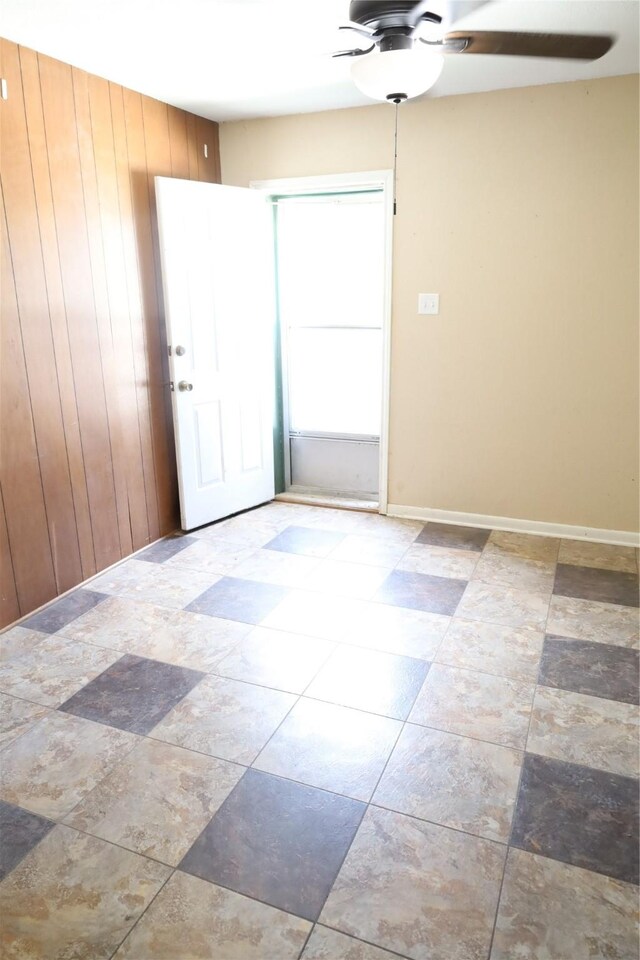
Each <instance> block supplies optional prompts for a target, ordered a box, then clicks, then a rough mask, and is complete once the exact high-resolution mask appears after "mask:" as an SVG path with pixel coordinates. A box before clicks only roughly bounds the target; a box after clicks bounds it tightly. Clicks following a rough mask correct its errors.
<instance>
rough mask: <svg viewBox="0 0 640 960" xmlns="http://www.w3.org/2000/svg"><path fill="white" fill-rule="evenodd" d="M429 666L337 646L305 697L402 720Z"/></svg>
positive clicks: (373, 651)
mask: <svg viewBox="0 0 640 960" xmlns="http://www.w3.org/2000/svg"><path fill="white" fill-rule="evenodd" d="M429 667H430V664H429V663H427V662H426V661H425V660H416V659H414V658H413V657H400V656H397V655H396V654H393V653H382V652H380V651H379V650H362V649H360V648H359V647H349V646H343V645H342V644H340V645H339V646H338V649H337V650H335V651H334V653H332V654H331V656H330V657H329V659H328V660H327V662H326V664H325V665H324V667H323V668H322V669H321V670H320V672H319V673H318V674H317V676H316V677H315V679H314V680H313V681H312V683H311V684H310V686H308V687H307V689H306V691H305V695H306V696H307V697H313V698H314V699H317V700H327V701H329V702H330V703H338V704H340V705H341V706H343V707H354V708H355V709H356V710H366V711H367V712H369V713H379V714H381V715H382V716H385V717H392V718H393V719H395V720H406V719H407V717H408V716H409V712H410V710H411V708H412V706H413V704H414V702H415V699H416V697H417V696H418V694H419V692H420V688H421V687H422V684H423V683H424V680H425V677H426V676H427V673H428V672H429Z"/></svg>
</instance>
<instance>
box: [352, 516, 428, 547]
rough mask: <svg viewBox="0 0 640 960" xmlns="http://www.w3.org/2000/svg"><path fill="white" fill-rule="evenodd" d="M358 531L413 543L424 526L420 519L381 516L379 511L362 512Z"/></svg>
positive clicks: (385, 538) (366, 534) (384, 538)
mask: <svg viewBox="0 0 640 960" xmlns="http://www.w3.org/2000/svg"><path fill="white" fill-rule="evenodd" d="M360 516H361V517H362V521H361V524H360V532H361V533H362V534H364V535H365V536H372V537H380V538H381V539H383V540H396V541H398V542H400V543H413V541H414V540H415V538H416V537H417V536H418V534H419V533H420V531H421V530H422V529H423V527H424V523H423V522H422V521H421V520H403V519H401V518H400V517H383V516H381V515H380V514H379V513H362V514H360Z"/></svg>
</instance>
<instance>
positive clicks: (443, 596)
mask: <svg viewBox="0 0 640 960" xmlns="http://www.w3.org/2000/svg"><path fill="white" fill-rule="evenodd" d="M466 586H467V581H466V580H456V579H454V578H453V577H433V576H431V575H430V574H427V573H408V572H407V571H406V570H392V571H391V573H390V574H389V576H388V577H387V579H386V580H385V581H384V583H383V584H382V586H381V587H380V589H379V590H378V592H377V593H376V594H375V596H374V598H373V599H374V600H377V601H379V602H381V603H389V604H391V605H393V606H395V607H409V609H411V610H424V611H426V612H427V613H443V614H445V616H448V617H452V616H453V614H454V613H455V612H456V607H457V606H458V604H459V603H460V600H461V598H462V594H463V593H464V591H465V587H466Z"/></svg>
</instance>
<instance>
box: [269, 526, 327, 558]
mask: <svg viewBox="0 0 640 960" xmlns="http://www.w3.org/2000/svg"><path fill="white" fill-rule="evenodd" d="M342 537H343V534H341V533H338V532H336V531H334V530H314V529H313V528H312V527H295V526H291V527H287V528H286V530H283V531H282V533H279V534H278V536H277V537H274V538H273V540H270V541H269V543H266V544H265V547H266V548H267V550H281V551H283V552H284V553H301V554H303V555H304V556H307V557H326V556H327V555H328V554H329V553H331V551H332V550H333V549H334V547H337V545H338V544H339V543H340V541H341V540H342Z"/></svg>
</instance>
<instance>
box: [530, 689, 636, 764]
mask: <svg viewBox="0 0 640 960" xmlns="http://www.w3.org/2000/svg"><path fill="white" fill-rule="evenodd" d="M639 732H640V730H639V724H638V710H637V708H636V707H635V706H634V705H633V704H630V703H618V702H617V701H615V700H603V699H601V698H600V697H588V696H585V695H584V694H582V693H572V692H570V691H568V690H556V689H552V688H551V687H538V688H537V690H536V695H535V698H534V701H533V711H532V713H531V726H530V729H529V737H528V739H527V750H529V751H530V752H531V753H540V754H542V755H543V756H545V757H555V758H556V759H558V760H567V761H569V762H570V763H582V764H584V766H586V767H596V768H597V769H598V770H608V771H609V772H610V773H620V774H622V775H623V776H626V777H638V776H640V754H639V749H638V748H639V746H640V744H639V742H638V733H639Z"/></svg>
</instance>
